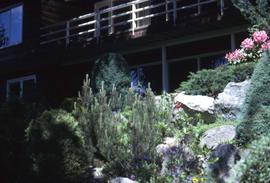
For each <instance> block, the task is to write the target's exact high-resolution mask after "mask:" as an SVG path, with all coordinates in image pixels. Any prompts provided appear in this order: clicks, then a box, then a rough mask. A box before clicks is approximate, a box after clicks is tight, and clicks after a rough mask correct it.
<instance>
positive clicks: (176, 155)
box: [156, 138, 198, 180]
mask: <svg viewBox="0 0 270 183" xmlns="http://www.w3.org/2000/svg"><path fill="white" fill-rule="evenodd" d="M156 150H157V152H158V154H160V155H161V157H162V169H161V172H160V174H161V175H162V176H173V177H174V178H175V180H176V179H177V177H178V176H179V174H180V173H181V171H182V170H183V169H192V168H194V167H196V166H197V163H198V162H197V159H196V158H195V156H194V154H193V152H192V151H191V150H190V149H189V148H188V146H187V145H186V143H184V141H181V142H179V140H177V139H176V138H165V141H164V143H163V144H160V145H158V146H157V148H156ZM177 160H179V163H174V166H173V167H171V166H170V164H171V162H178V161H177Z"/></svg>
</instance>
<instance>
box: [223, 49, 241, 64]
mask: <svg viewBox="0 0 270 183" xmlns="http://www.w3.org/2000/svg"><path fill="white" fill-rule="evenodd" d="M225 58H226V59H228V61H229V62H236V63H240V62H241V61H242V60H243V59H244V58H245V56H244V54H243V52H242V50H240V49H236V50H235V51H234V52H230V53H227V54H226V56H225Z"/></svg>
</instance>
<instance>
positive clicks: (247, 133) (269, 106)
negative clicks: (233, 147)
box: [237, 54, 270, 145]
mask: <svg viewBox="0 0 270 183" xmlns="http://www.w3.org/2000/svg"><path fill="white" fill-rule="evenodd" d="M269 88H270V60H269V54H266V55H264V56H263V58H262V59H261V60H260V61H259V63H258V64H257V66H256V68H255V70H254V74H253V76H252V78H251V84H250V88H249V90H248V92H247V95H246V99H245V102H244V104H243V111H242V119H241V123H240V124H239V125H238V127H237V134H238V142H239V143H240V144H243V145H245V144H248V143H250V142H251V141H253V140H255V139H257V138H258V137H259V136H261V135H265V134H268V133H269V132H270V90H269Z"/></svg>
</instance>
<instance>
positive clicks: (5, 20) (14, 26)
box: [0, 5, 23, 48]
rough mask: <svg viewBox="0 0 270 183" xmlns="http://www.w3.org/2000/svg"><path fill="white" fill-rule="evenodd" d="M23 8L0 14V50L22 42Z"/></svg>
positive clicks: (19, 7) (15, 8)
mask: <svg viewBox="0 0 270 183" xmlns="http://www.w3.org/2000/svg"><path fill="white" fill-rule="evenodd" d="M22 27H23V6H22V5H20V6H17V7H14V8H11V9H9V10H6V11H3V12H0V48H3V47H8V46H12V45H17V44H20V43H21V42H22Z"/></svg>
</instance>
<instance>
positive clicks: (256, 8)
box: [232, 0, 270, 31]
mask: <svg viewBox="0 0 270 183" xmlns="http://www.w3.org/2000/svg"><path fill="white" fill-rule="evenodd" d="M232 2H233V4H234V6H236V7H237V8H238V9H239V10H240V11H241V13H242V14H243V15H244V16H245V18H246V19H247V20H249V21H250V22H251V24H252V25H257V26H258V28H259V29H266V30H268V31H270V23H269V22H270V6H269V1H268V0H256V2H255V1H253V0H232Z"/></svg>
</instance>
